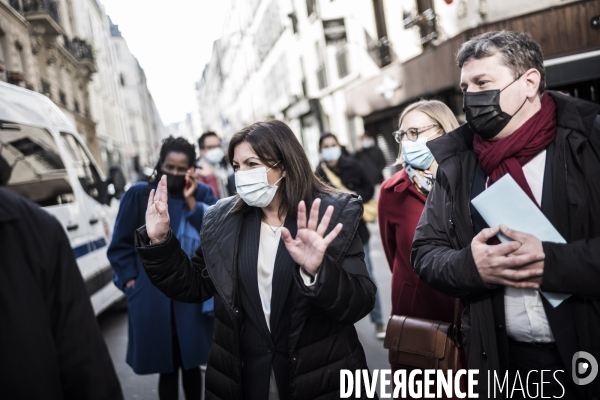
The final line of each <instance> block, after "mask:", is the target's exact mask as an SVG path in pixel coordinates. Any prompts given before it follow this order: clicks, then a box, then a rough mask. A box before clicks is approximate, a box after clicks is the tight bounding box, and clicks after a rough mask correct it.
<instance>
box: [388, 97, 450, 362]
mask: <svg viewBox="0 0 600 400" xmlns="http://www.w3.org/2000/svg"><path fill="white" fill-rule="evenodd" d="M399 125H400V130H399V131H396V132H394V137H395V139H396V141H397V142H398V143H400V144H401V146H402V156H403V159H404V166H405V168H404V169H402V170H401V171H399V172H397V173H395V174H394V175H393V176H392V177H391V178H390V179H388V180H386V181H385V182H383V184H382V185H381V192H380V193H379V207H378V210H379V229H380V233H381V240H382V242H383V249H384V251H385V255H386V257H387V260H388V263H389V265H390V269H391V270H392V314H393V315H403V316H408V317H416V318H425V319H430V320H436V321H443V322H449V323H452V322H453V318H454V304H455V299H454V298H452V297H450V296H446V295H444V294H442V293H440V292H438V291H436V290H434V289H432V288H431V287H430V286H428V285H427V284H426V283H425V282H423V281H421V280H419V277H418V276H417V274H415V272H414V271H413V268H412V265H411V263H410V250H411V247H412V241H413V238H414V235H415V230H416V228H417V223H418V222H419V219H420V217H421V213H422V212H423V208H424V207H425V201H426V200H427V194H428V193H429V191H430V190H431V188H432V185H433V182H434V180H435V176H436V172H437V166H438V164H437V162H436V161H435V159H434V158H433V155H432V154H431V151H430V150H429V148H428V147H427V144H426V143H427V141H429V140H434V139H436V138H438V137H440V136H442V135H444V134H445V133H446V132H449V131H452V130H454V129H455V128H457V127H458V122H457V121H456V118H455V117H454V114H452V111H451V110H450V109H449V108H448V107H447V106H446V105H445V104H444V103H442V102H440V101H437V100H423V101H419V102H416V103H413V104H411V105H409V106H408V107H406V109H405V110H404V111H403V112H402V115H401V116H400V122H399ZM392 367H393V366H392Z"/></svg>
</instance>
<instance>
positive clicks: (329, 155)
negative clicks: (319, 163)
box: [321, 146, 342, 162]
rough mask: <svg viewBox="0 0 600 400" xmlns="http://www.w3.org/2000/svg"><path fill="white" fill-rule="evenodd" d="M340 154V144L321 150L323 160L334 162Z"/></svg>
mask: <svg viewBox="0 0 600 400" xmlns="http://www.w3.org/2000/svg"><path fill="white" fill-rule="evenodd" d="M341 156H342V148H341V147H340V146H334V147H327V148H325V149H323V150H321V157H323V161H325V162H334V161H336V160H338V159H339V158H340V157H341Z"/></svg>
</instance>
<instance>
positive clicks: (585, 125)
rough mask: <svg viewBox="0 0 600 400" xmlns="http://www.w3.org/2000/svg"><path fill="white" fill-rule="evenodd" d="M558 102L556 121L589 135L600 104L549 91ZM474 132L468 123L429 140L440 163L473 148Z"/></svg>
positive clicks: (560, 125)
mask: <svg viewBox="0 0 600 400" xmlns="http://www.w3.org/2000/svg"><path fill="white" fill-rule="evenodd" d="M546 93H547V94H549V95H550V96H552V98H553V99H554V102H555V103H556V121H557V125H558V127H560V128H566V129H569V130H574V131H577V132H580V133H581V134H583V135H584V136H585V137H589V135H590V133H591V132H592V127H593V125H594V119H595V118H596V116H597V115H598V113H599V112H600V105H598V104H595V103H591V102H588V101H585V100H580V99H577V98H575V97H571V96H567V95H564V94H562V93H559V92H554V91H547V92H546ZM474 135H475V134H474V132H473V131H472V130H471V128H470V127H469V125H468V124H464V125H461V126H459V127H458V128H456V129H455V130H453V131H452V132H449V133H448V134H447V135H444V136H442V137H440V138H439V139H436V140H431V141H429V142H427V147H429V149H430V150H431V152H432V153H433V155H434V157H435V159H436V160H437V162H438V163H439V164H441V163H442V162H444V161H445V160H446V159H448V158H450V157H452V156H454V155H456V154H458V153H461V152H463V151H466V150H471V149H472V148H473V136H474Z"/></svg>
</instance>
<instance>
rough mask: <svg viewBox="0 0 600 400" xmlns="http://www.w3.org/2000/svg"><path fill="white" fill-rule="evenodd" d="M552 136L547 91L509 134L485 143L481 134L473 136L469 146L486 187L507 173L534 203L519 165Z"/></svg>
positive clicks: (553, 120)
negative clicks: (471, 144)
mask: <svg viewBox="0 0 600 400" xmlns="http://www.w3.org/2000/svg"><path fill="white" fill-rule="evenodd" d="M555 137H556V105H555V104H554V100H552V97H550V96H549V95H548V94H544V96H543V97H542V108H541V109H540V110H539V111H538V112H537V113H535V114H534V115H533V116H532V117H531V118H529V120H527V122H525V123H524V124H523V125H521V127H520V128H519V129H517V130H516V131H514V132H513V134H512V135H510V136H507V137H505V138H503V139H500V140H498V141H495V142H488V141H487V140H485V139H482V138H481V136H479V135H475V139H474V140H473V149H474V150H475V153H477V155H478V156H479V165H481V169H483V172H485V173H486V175H487V176H488V177H489V180H488V187H489V186H491V185H492V184H493V183H494V182H496V181H497V180H498V179H500V178H502V177H503V176H504V175H506V174H507V173H509V174H510V175H511V176H512V177H513V179H514V180H515V181H516V182H517V183H518V184H519V186H520V187H521V188H522V189H523V190H524V191H525V193H527V195H528V196H529V197H530V198H531V200H532V201H533V202H534V203H535V204H537V201H536V200H535V197H534V196H533V193H532V191H531V188H530V187H529V184H528V183H527V179H525V174H524V173H523V165H525V164H527V163H528V162H529V161H531V160H532V159H533V158H534V157H535V156H537V155H538V154H539V153H540V152H541V151H542V150H544V149H545V148H546V147H548V145H549V144H550V143H552V141H553V140H554V138H555ZM539 206H540V205H539V204H538V207H539Z"/></svg>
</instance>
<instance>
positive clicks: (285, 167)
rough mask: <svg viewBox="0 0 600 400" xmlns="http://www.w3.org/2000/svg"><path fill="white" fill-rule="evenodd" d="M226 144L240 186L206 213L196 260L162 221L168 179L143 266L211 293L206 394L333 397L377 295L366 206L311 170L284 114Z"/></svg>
mask: <svg viewBox="0 0 600 400" xmlns="http://www.w3.org/2000/svg"><path fill="white" fill-rule="evenodd" d="M228 152H229V154H228V155H229V160H231V163H232V166H233V168H234V170H235V171H236V187H237V192H238V195H236V196H234V197H230V198H227V199H223V200H221V201H219V202H218V203H217V204H216V205H215V206H213V207H211V208H210V209H209V210H208V211H207V213H206V215H205V220H204V223H203V228H202V233H201V235H202V238H203V241H202V245H201V247H200V248H198V249H197V250H196V255H195V256H194V258H193V259H192V260H189V258H188V257H187V256H186V255H185V253H184V252H183V251H182V250H181V247H180V244H179V242H178V241H177V239H176V238H175V236H174V235H173V233H172V232H171V231H170V230H169V228H168V226H169V215H168V211H167V198H166V192H165V189H166V188H165V183H164V182H161V183H160V184H159V187H158V189H157V191H156V193H154V192H151V194H150V199H149V202H148V211H147V213H146V226H144V227H142V228H140V229H139V230H138V232H137V235H136V245H137V247H138V252H139V254H140V256H141V258H142V261H143V264H144V266H145V268H146V272H147V273H148V276H149V277H150V279H151V280H152V282H153V283H154V284H155V285H156V286H157V287H158V288H159V289H160V290H162V291H163V292H164V293H165V294H166V295H167V296H169V297H171V298H173V299H175V300H179V301H187V302H203V301H205V300H207V299H208V298H210V297H211V296H213V295H214V297H215V318H216V320H215V334H214V338H213V345H212V347H211V349H210V353H209V359H208V368H207V372H206V398H207V399H228V400H229V399H231V400H233V399H236V400H238V399H239V400H241V399H244V400H265V399H269V400H273V399H281V400H287V399H298V400H300V399H307V400H308V399H319V400H325V399H339V398H340V370H342V369H349V370H352V371H355V370H357V369H368V367H367V363H366V360H365V355H364V351H363V348H362V346H361V344H360V342H359V340H358V336H357V334H356V330H355V328H354V323H355V322H357V321H359V320H360V319H362V318H363V317H364V316H365V315H367V314H368V313H369V312H370V311H371V309H372V308H373V305H374V302H375V293H376V288H375V286H374V285H373V283H372V282H371V280H370V279H369V274H368V272H367V269H366V267H365V263H364V254H363V247H362V242H361V240H360V237H359V236H358V235H357V226H358V223H359V221H360V218H361V215H362V204H361V202H360V200H359V199H358V198H357V196H354V195H350V194H343V193H340V192H337V191H335V190H333V189H331V188H329V187H327V186H326V185H324V184H323V183H321V182H320V181H319V180H318V178H316V176H315V175H314V174H313V173H312V171H311V167H310V164H309V162H308V159H307V158H306V155H305V153H304V151H303V149H302V146H301V145H300V143H299V142H298V140H297V139H296V137H295V136H294V134H293V133H292V131H291V130H290V129H289V128H288V127H287V126H286V125H285V124H284V123H282V122H279V121H269V122H260V123H256V124H254V125H251V126H250V127H247V128H245V129H243V130H242V131H240V132H238V133H237V134H236V135H234V137H233V138H232V140H231V142H230V145H229V151H228ZM277 183H278V184H279V185H277ZM307 205H311V207H310V217H309V218H308V222H307V216H306V214H307ZM361 393H362V394H363V396H365V397H364V398H366V395H365V390H364V387H363V388H362V390H361Z"/></svg>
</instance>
